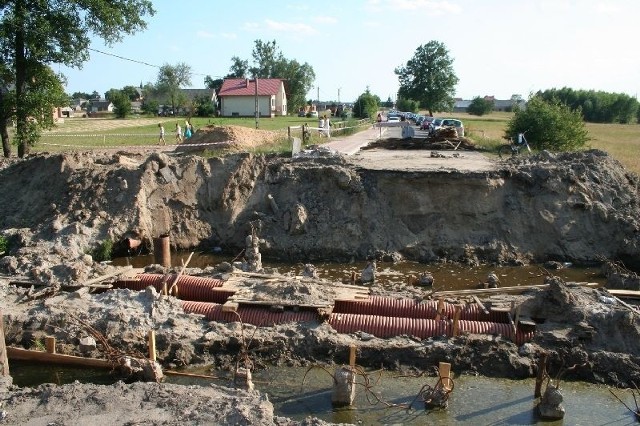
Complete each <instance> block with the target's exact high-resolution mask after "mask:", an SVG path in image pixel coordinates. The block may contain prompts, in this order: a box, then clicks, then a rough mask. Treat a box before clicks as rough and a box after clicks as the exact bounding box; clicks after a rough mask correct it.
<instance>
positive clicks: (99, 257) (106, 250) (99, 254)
mask: <svg viewBox="0 0 640 426" xmlns="http://www.w3.org/2000/svg"><path fill="white" fill-rule="evenodd" d="M112 254H113V240H111V239H106V240H104V241H103V242H102V243H100V245H99V246H98V247H97V248H96V249H95V250H93V253H92V254H91V256H92V257H93V260H95V261H96V262H103V261H105V260H111V255H112Z"/></svg>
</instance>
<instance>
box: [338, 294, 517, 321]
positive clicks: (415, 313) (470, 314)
mask: <svg viewBox="0 0 640 426" xmlns="http://www.w3.org/2000/svg"><path fill="white" fill-rule="evenodd" d="M443 308H444V312H443V316H445V317H447V318H453V315H454V313H455V305H454V304H451V303H447V302H445V303H444V304H443ZM437 309H438V302H437V301H435V300H429V301H417V300H414V299H408V298H404V299H397V298H394V297H385V296H370V297H369V298H368V299H366V300H336V302H335V306H334V309H333V312H334V313H347V314H359V315H379V316H385V317H405V318H422V319H435V317H436V313H437ZM460 319H464V320H469V321H491V322H504V323H508V322H509V318H508V316H507V314H506V313H505V312H489V314H485V313H484V312H483V311H482V310H481V309H480V307H479V306H478V305H476V304H470V305H465V306H464V307H463V308H462V311H461V312H460Z"/></svg>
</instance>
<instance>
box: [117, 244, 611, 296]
mask: <svg viewBox="0 0 640 426" xmlns="http://www.w3.org/2000/svg"><path fill="white" fill-rule="evenodd" d="M189 254H190V253H172V254H171V261H172V264H173V266H175V267H179V266H181V265H182V263H181V261H185V262H186V260H187V258H188V257H189ZM231 260H232V258H228V257H225V256H217V255H211V254H205V253H195V254H194V255H193V257H192V259H191V262H189V266H190V267H198V268H206V267H207V266H215V265H217V264H219V263H221V262H231ZM152 263H154V257H153V256H152V255H148V256H137V257H122V258H117V259H114V260H113V264H114V265H117V266H125V265H132V266H133V267H135V268H144V267H145V266H147V265H150V264H152ZM262 264H263V267H266V268H275V269H277V270H278V272H280V273H282V274H286V273H293V274H297V275H299V274H301V273H302V265H301V264H299V263H297V264H293V265H292V264H287V263H283V262H270V261H268V260H263V261H262ZM366 265H367V263H366V262H355V263H349V264H342V263H314V266H315V267H316V270H317V272H318V275H319V277H320V278H324V279H327V280H332V281H341V280H342V279H346V278H348V277H349V276H350V274H351V272H356V273H357V274H359V273H360V272H361V271H362V270H363V269H364V268H365V267H366ZM376 266H377V272H376V282H377V283H378V284H380V285H381V286H382V287H393V286H397V285H400V284H405V283H406V281H407V277H408V276H409V275H416V276H417V275H419V274H420V273H422V272H425V271H427V272H429V273H431V274H432V275H433V278H434V289H436V290H463V289H469V288H475V287H476V286H477V285H478V284H479V283H481V282H484V281H486V278H487V275H489V273H491V272H495V273H496V274H497V275H498V278H499V279H500V286H501V287H507V286H518V285H534V284H544V277H545V270H544V269H543V268H542V267H541V266H540V265H528V266H518V267H494V266H485V265H483V266H479V267H473V268H472V267H468V266H462V265H455V264H444V265H440V264H429V265H427V264H422V263H418V262H399V263H385V262H379V263H377V265H376ZM548 272H549V273H552V274H553V275H555V276H558V277H560V278H562V279H563V280H564V281H565V282H594V283H600V284H604V283H605V282H606V278H605V277H603V276H602V274H601V272H600V268H596V267H591V268H586V267H573V266H569V267H566V268H563V269H559V270H554V271H548Z"/></svg>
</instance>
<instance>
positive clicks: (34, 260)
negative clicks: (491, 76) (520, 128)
mask: <svg viewBox="0 0 640 426" xmlns="http://www.w3.org/2000/svg"><path fill="white" fill-rule="evenodd" d="M0 181H1V182H2V185H1V186H0V199H2V200H4V201H3V203H1V204H0V229H1V230H2V235H4V236H6V237H8V239H9V243H10V246H9V250H8V253H6V255H5V256H4V257H2V258H0V271H1V272H2V273H4V274H7V276H4V277H0V291H1V294H0V296H1V297H0V309H1V310H2V311H3V314H4V315H5V323H6V324H7V327H6V329H7V340H8V343H9V344H15V345H21V346H24V347H29V346H30V345H32V342H33V341H34V339H41V338H42V337H43V336H44V335H45V334H51V333H54V334H56V333H58V334H60V341H61V342H65V339H66V341H67V343H66V344H65V343H61V348H60V351H61V352H67V353H75V352H76V349H75V345H76V343H77V339H78V338H79V337H80V336H81V335H82V333H83V331H82V329H81V327H79V326H77V324H76V325H73V324H71V323H70V321H69V318H70V317H71V314H73V317H78V318H81V319H82V320H83V321H86V322H87V323H89V324H91V325H92V326H93V327H94V328H95V329H96V330H99V331H100V332H101V333H102V334H104V336H105V337H106V338H107V339H108V340H109V342H110V343H111V344H112V346H114V347H118V348H121V349H122V350H124V351H125V352H129V351H137V352H142V353H144V352H145V341H146V337H145V336H146V333H147V332H148V330H150V329H154V330H157V350H158V357H159V359H160V360H161V362H162V363H163V365H165V366H169V367H172V366H180V365H185V364H194V363H212V364H214V365H216V366H218V367H221V368H231V367H233V366H234V365H235V363H236V361H237V354H238V353H239V352H242V351H241V350H242V349H246V347H244V346H243V345H244V344H243V339H242V336H248V335H251V336H252V345H253V346H252V348H254V349H255V352H253V353H256V354H259V355H256V356H255V358H254V359H252V362H253V363H254V365H255V366H256V367H260V366H261V365H266V364H267V363H277V364H285V365H308V364H309V363H314V362H336V363H342V362H346V357H347V353H346V351H344V353H342V352H336V351H335V350H334V349H333V348H344V347H346V346H348V345H349V344H356V345H357V346H358V351H359V358H358V359H359V362H361V363H362V364H363V365H368V366H375V367H379V366H380V365H383V366H385V367H389V368H400V367H403V366H404V367H411V368H416V369H420V370H428V369H430V368H431V367H432V366H433V365H435V364H436V363H437V362H438V361H442V360H447V361H450V362H452V363H453V364H454V365H455V366H456V369H457V371H460V372H479V373H482V374H487V375H497V376H507V377H530V376H531V375H532V374H533V372H534V368H535V363H536V359H537V356H538V355H539V353H540V352H541V351H546V352H549V353H550V360H551V367H552V371H557V370H558V369H560V367H561V366H562V365H565V366H568V365H572V364H580V365H584V367H581V369H578V370H575V371H574V372H573V373H572V374H573V377H578V378H583V379H585V380H592V381H599V382H605V383H612V384H619V385H624V384H629V383H631V380H633V381H636V382H639V381H640V368H638V365H640V358H639V356H640V347H638V345H637V344H636V343H634V342H637V341H640V340H639V339H638V337H640V329H639V327H638V325H637V318H636V314H635V313H632V312H631V311H629V310H627V309H624V308H623V307H621V306H619V305H617V304H611V302H610V298H607V296H606V295H605V294H603V293H601V292H600V291H598V290H594V289H580V288H575V287H571V286H566V285H564V284H563V283H559V282H557V281H553V280H552V284H553V285H552V287H551V289H549V290H545V291H535V292H532V293H530V294H528V295H525V296H522V298H521V299H520V300H519V302H521V303H522V309H523V314H526V315H528V316H530V317H532V318H535V319H536V320H537V321H538V322H539V332H538V333H537V334H536V337H534V339H533V340H532V341H531V342H530V343H526V344H524V345H521V346H518V345H516V344H515V343H512V342H511V341H509V340H507V339H505V338H503V337H501V336H477V335H469V336H461V337H456V338H448V337H446V336H442V337H435V338H428V339H424V340H421V339H418V338H416V337H413V336H399V337H395V338H392V339H379V338H373V339H371V338H366V339H365V338H363V336H362V335H361V334H357V333H356V334H348V335H345V334H339V333H337V332H336V331H335V330H334V329H332V328H331V327H330V326H329V325H327V324H325V323H313V324H305V323H296V324H285V325H278V326H274V327H257V328H256V327H254V326H246V330H245V331H244V332H242V328H241V326H240V324H238V323H229V324H227V323H220V322H214V321H212V322H208V321H206V320H204V319H203V318H202V316H199V315H187V314H184V312H183V310H182V307H181V305H180V302H179V301H177V300H176V299H174V298H173V297H170V296H169V297H167V296H161V295H158V294H157V293H155V291H153V290H151V289H147V290H146V291H144V292H132V291H129V290H118V291H111V292H106V293H102V294H94V295H92V294H89V293H88V291H87V289H86V288H85V289H81V290H79V291H77V292H72V293H66V292H62V293H58V294H56V295H55V296H52V297H48V298H44V299H33V298H32V297H31V296H33V294H32V293H29V290H28V289H21V288H16V287H14V286H10V285H8V282H9V281H10V279H11V278H10V277H15V276H18V277H21V278H24V279H28V280H33V281H36V282H41V283H45V284H49V285H51V286H58V285H67V284H77V283H83V282H85V281H86V280H88V279H90V278H93V277H95V276H99V275H101V274H104V273H107V272H109V270H110V267H109V266H108V265H104V264H100V263H97V262H94V260H93V259H92V257H91V256H90V255H89V254H88V253H90V252H91V251H92V250H93V249H94V248H95V247H96V246H97V245H98V244H99V243H100V242H102V241H105V240H106V239H112V240H113V241H116V242H119V241H122V240H123V239H124V238H125V237H127V236H137V237H141V238H143V239H146V240H149V239H150V238H153V237H155V236H158V235H160V234H163V233H166V232H169V233H170V235H171V239H172V243H173V244H174V246H175V247H176V248H181V249H187V248H192V247H194V246H197V245H201V246H219V247H222V248H223V249H224V250H228V252H229V253H234V254H235V253H237V252H238V251H239V249H241V248H243V247H244V244H245V238H246V236H247V235H248V234H249V233H250V231H251V229H252V228H253V229H254V230H255V231H256V232H257V234H258V236H259V237H260V238H261V239H263V240H264V244H263V245H262V246H261V251H262V254H263V255H265V256H274V257H281V258H284V259H287V260H292V261H293V260H303V261H305V262H309V261H315V260H318V259H336V260H349V259H351V258H364V257H366V256H370V255H376V256H379V257H388V258H393V259H398V258H401V257H405V258H410V259H416V260H421V261H461V262H466V263H468V264H476V263H479V262H495V263H512V264H518V263H525V262H529V261H543V260H549V259H552V260H567V261H573V262H578V263H579V262H593V261H598V260H601V259H602V258H614V259H621V260H624V261H625V263H626V264H627V265H628V266H634V265H640V245H639V237H638V229H639V227H638V218H639V217H640V214H639V213H640V211H639V210H640V208H639V205H638V199H639V198H638V195H639V194H638V178H637V177H636V176H634V175H630V174H628V173H627V172H626V171H625V170H624V169H623V168H622V167H621V166H620V165H619V163H617V162H616V161H614V160H612V159H611V158H610V157H608V156H606V155H605V154H604V153H602V152H598V151H591V152H586V153H580V154H562V155H557V156H556V155H551V154H548V153H543V154H541V155H540V156H538V157H536V158H535V159H529V160H524V161H522V162H506V163H502V164H500V165H498V166H497V167H496V168H495V170H485V171H476V172H470V171H451V170H432V171H428V170H422V171H415V170H414V171H403V170H371V169H367V168H364V167H357V166H354V165H353V164H350V163H348V162H347V161H345V160H344V159H343V158H342V157H339V156H328V157H322V156H319V157H318V156H313V157H312V158H299V159H293V160H292V159H282V158H276V157H263V156H253V155H248V154H236V155H230V156H227V157H223V158H217V159H203V158H200V157H197V156H172V155H171V156H170V155H165V154H152V155H150V156H146V155H142V154H130V153H124V152H123V153H116V154H109V155H105V154H95V153H94V154H92V153H71V154H62V155H55V156H46V155H41V156H35V157H32V158H30V159H27V160H25V161H14V162H4V163H2V164H1V165H0ZM194 272H198V271H194ZM199 272H200V273H204V274H208V275H211V274H212V273H214V271H199ZM326 285H330V283H326V282H321V281H319V282H318V283H312V284H309V286H310V289H311V288H313V289H314V291H315V292H317V291H322V286H326ZM371 290H372V292H373V293H376V294H384V289H382V288H379V287H376V286H375V284H374V286H373V287H372V289H371ZM313 293H314V292H312V291H309V294H313ZM406 294H407V296H406V297H414V296H415V291H411V292H410V291H407V293H406ZM603 296H604V298H603ZM147 386H149V388H148V389H147V390H142V391H140V392H139V393H134V394H135V396H134V397H132V399H133V400H135V399H136V398H140V400H142V399H143V398H145V396H144V395H146V394H148V392H151V390H149V389H156V390H153V392H160V391H158V390H157V388H154V386H157V385H147ZM89 388H90V386H87V387H86V388H81V389H85V390H87V391H88V390H90V389H89ZM14 391H15V393H11V394H10V395H9V396H7V398H15V399H14V401H18V400H20V399H21V398H23V396H20V395H22V394H21V393H20V391H16V390H14ZM169 391H171V389H170V388H167V392H169ZM52 392H53V391H46V390H40V391H37V392H36V391H34V395H35V396H34V398H35V399H38V398H40V399H41V398H45V399H46V398H49V397H52V396H53V395H54V393H52ZM55 392H57V390H56V391H55ZM62 392H63V394H62V395H61V396H60V398H62V399H64V398H70V397H73V395H75V394H76V393H77V392H79V391H78V390H77V389H75V388H73V387H69V388H66V391H64V390H63V391H62ZM82 392H84V390H82ZM127 392H129V390H127V389H125V390H123V393H125V394H126V393H127ZM176 392H187V391H186V390H177V391H176ZM198 392H200V391H198ZM221 393H222V394H224V393H225V392H223V391H221ZM11 395H13V396H11ZM42 395H45V396H42ZM47 395H48V396H47ZM100 395H101V394H100ZM167 395H168V394H166V393H163V394H162V395H160V396H159V397H158V398H159V399H160V400H162V399H163V398H165V400H166V399H167V398H171V397H170V396H169V397H167ZM196 397H197V398H199V399H198V400H199V401H200V400H203V401H204V400H206V398H208V396H203V395H200V394H199V395H198V396H196ZM24 398H26V397H24ZM100 398H101V397H100ZM100 398H98V399H100ZM114 398H115V399H114ZM234 398H235V397H234ZM238 398H241V399H242V398H244V396H243V395H238V397H237V398H235V399H233V401H234V403H233V404H237V405H234V406H233V407H231V408H229V404H228V403H227V402H223V403H222V405H224V406H225V407H227V408H228V409H229V410H230V412H232V413H235V414H228V415H229V416H231V415H236V414H237V412H238V410H239V411H242V410H244V408H246V407H247V405H250V404H252V403H253V402H251V401H256V398H257V399H260V398H261V397H260V396H256V395H255V394H254V396H253V397H252V398H254V399H253V400H244V399H242V400H239V399H238ZM94 399H95V398H94ZM29 400H30V399H29ZM116 400H117V397H115V396H114V397H113V398H112V399H111V400H110V402H109V404H111V403H113V401H116ZM6 401H7V399H5V402H6ZM30 401H31V400H30ZM225 401H226V400H225ZM97 403H98V404H99V405H101V406H102V407H103V408H104V407H111V406H112V405H109V404H107V403H100V402H99V401H98V402H97ZM194 404H196V403H194ZM233 404H232V405H233ZM169 405H170V404H169ZM16 407H17V406H16ZM193 407H194V408H193V411H189V410H191V408H190V409H189V410H187V411H189V412H186V411H185V412H178V411H175V410H177V409H175V407H174V408H172V409H171V410H174V411H171V410H169V409H167V408H166V406H164V407H161V409H160V413H159V414H158V416H160V417H159V419H162V417H161V416H162V415H163V414H162V413H165V414H166V415H167V416H169V417H170V418H171V419H172V421H175V422H177V420H175V419H177V418H180V419H182V420H189V419H191V417H189V415H192V416H195V417H193V419H195V420H194V421H196V422H197V421H199V420H202V419H203V417H198V416H197V415H196V414H193V413H195V412H196V411H198V412H205V413H208V411H206V409H204V408H202V407H201V406H197V404H196V405H194V406H193ZM269 407H270V404H266V405H265V407H264V409H265V411H264V413H262V411H261V413H262V414H260V416H263V414H264V418H263V417H260V418H255V419H254V420H255V422H254V423H253V424H280V423H277V422H278V421H280V420H277V419H274V418H273V417H272V416H271V414H269V413H268V410H269ZM148 408H149V409H150V410H154V409H155V408H153V407H148ZM156 408H157V407H156ZM218 408H220V410H222V408H221V407H218ZM104 409H105V410H107V411H108V410H109V409H108V408H104ZM15 410H18V409H17V408H15ZM24 410H25V411H24V413H29V412H30V411H29V409H27V408H24ZM34 410H44V411H40V415H41V416H46V415H47V413H48V411H47V410H46V407H44V408H43V406H40V408H34ZM163 410H165V411H163ZM214 410H215V409H214ZM17 412H18V413H19V411H17ZM167 413H169V414H167ZM189 413H191V414H189ZM221 413H222V411H221ZM224 413H226V411H224ZM68 415H69V416H71V414H68ZM223 415H224V414H220V416H223ZM256 415H257V414H256ZM139 418H140V417H138V419H139ZM224 418H225V417H219V419H224ZM228 418H231V417H228ZM238 418H241V417H238ZM12 419H13V420H12V421H10V423H11V422H13V423H12V424H17V423H19V420H16V418H13V417H12ZM154 419H155V418H154ZM54 421H55V419H54ZM69 421H70V420H69ZM154 421H155V420H154ZM157 421H158V422H159V421H161V420H157ZM219 421H225V420H219ZM175 422H174V423H175ZM242 422H245V424H250V423H251V420H238V423H242ZM42 424H45V423H42ZM170 424H171V423H170ZM282 424H286V423H282Z"/></svg>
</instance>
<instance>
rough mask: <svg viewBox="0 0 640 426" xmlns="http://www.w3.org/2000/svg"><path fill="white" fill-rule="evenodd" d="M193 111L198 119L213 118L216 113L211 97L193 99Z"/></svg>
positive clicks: (204, 96)
mask: <svg viewBox="0 0 640 426" xmlns="http://www.w3.org/2000/svg"><path fill="white" fill-rule="evenodd" d="M193 109H194V112H195V115H196V116H198V117H211V116H212V115H213V114H214V112H215V110H214V105H213V103H212V102H211V97H210V96H206V95H201V96H196V97H195V98H194V99H193Z"/></svg>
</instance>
